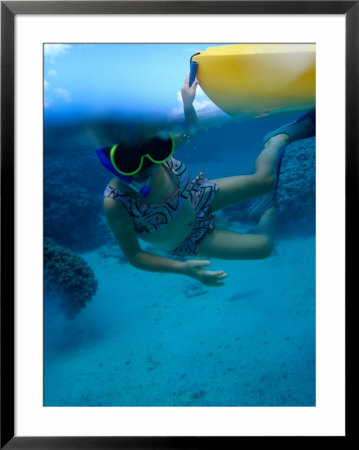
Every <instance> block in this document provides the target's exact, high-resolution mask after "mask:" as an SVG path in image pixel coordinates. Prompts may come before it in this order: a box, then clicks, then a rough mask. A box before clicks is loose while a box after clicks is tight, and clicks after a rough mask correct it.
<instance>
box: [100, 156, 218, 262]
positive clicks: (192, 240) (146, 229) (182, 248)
mask: <svg viewBox="0 0 359 450" xmlns="http://www.w3.org/2000/svg"><path fill="white" fill-rule="evenodd" d="M164 166H165V167H167V168H168V169H169V170H171V171H172V172H173V173H174V174H175V175H176V177H177V179H178V188H177V190H176V191H175V192H174V193H173V194H172V195H171V197H170V198H169V199H168V200H167V201H166V202H164V203H162V204H161V205H148V204H145V203H140V202H139V201H138V200H137V199H135V198H133V197H130V196H129V195H126V194H122V193H121V192H120V191H118V190H117V189H115V188H113V187H112V186H106V189H105V192H104V196H105V197H110V198H113V199H114V200H116V201H118V202H120V203H122V205H123V206H124V207H125V208H126V210H127V212H128V213H129V214H130V216H131V217H132V219H133V223H134V227H135V231H136V233H137V234H139V236H140V237H141V234H145V233H151V232H153V231H157V230H159V229H160V228H162V227H163V226H165V225H167V224H168V223H169V222H170V221H171V220H172V219H173V218H174V217H175V216H176V215H177V214H178V212H179V211H180V210H181V208H182V206H183V205H184V203H185V202H186V201H187V199H188V198H190V199H191V203H192V205H193V208H194V210H195V214H196V219H195V223H194V226H193V230H192V231H191V233H190V234H189V235H188V236H187V237H186V239H185V240H184V241H183V242H182V243H181V244H180V245H179V246H178V247H176V248H175V249H174V250H173V251H171V252H170V253H171V254H172V255H174V256H180V257H184V256H190V255H196V254H197V253H198V252H199V250H200V241H201V240H202V239H203V238H204V237H205V235H206V234H207V233H209V232H210V231H211V230H213V221H214V216H213V214H212V213H211V211H210V204H211V202H212V200H213V198H214V196H215V195H216V192H217V190H218V186H217V185H216V184H215V183H212V182H210V181H208V180H207V179H203V174H202V173H200V174H199V175H198V176H197V177H196V178H194V179H193V180H192V181H191V180H190V175H189V172H188V170H187V168H186V166H185V165H184V164H183V163H182V162H180V161H177V160H176V159H174V158H170V159H169V160H168V161H166V162H165V163H164Z"/></svg>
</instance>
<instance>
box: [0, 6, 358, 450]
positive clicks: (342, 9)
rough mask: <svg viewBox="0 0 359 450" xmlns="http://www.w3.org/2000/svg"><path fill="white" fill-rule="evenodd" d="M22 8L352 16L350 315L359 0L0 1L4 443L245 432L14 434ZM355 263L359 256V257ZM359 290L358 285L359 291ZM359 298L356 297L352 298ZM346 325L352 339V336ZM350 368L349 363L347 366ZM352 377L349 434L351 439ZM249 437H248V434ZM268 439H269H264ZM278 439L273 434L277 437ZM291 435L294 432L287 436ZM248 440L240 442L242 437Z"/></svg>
mask: <svg viewBox="0 0 359 450" xmlns="http://www.w3.org/2000/svg"><path fill="white" fill-rule="evenodd" d="M18 14H217V15H220V14H321V15H328V14H337V15H345V21H346V181H345V183H346V214H345V219H346V256H345V260H346V318H348V317H349V316H350V313H349V310H350V305H349V302H348V301H347V300H348V296H349V294H350V292H353V291H354V276H352V275H351V272H350V268H351V264H352V261H355V260H353V259H352V258H353V256H354V254H353V253H351V252H353V251H354V249H355V247H356V245H355V244H356V243H357V241H358V237H357V230H356V228H357V227H356V221H354V220H353V217H352V214H353V209H354V210H355V205H357V204H358V191H359V188H358V187H359V185H358V153H359V152H358V150H359V133H358V132H357V130H358V125H359V89H358V84H359V83H358V80H359V67H358V59H359V1H236V0H234V1H112V2H111V1H109V2H106V1H94V2H87V1H77V2H76V1H74V2H73V1H37V2H36V1H4V2H1V218H2V221H1V442H0V447H1V448H6V449H79V448H82V449H85V448H86V449H100V448H101V449H130V448H140V449H142V448H151V449H152V448H153V449H155V448H156V449H157V448H168V449H172V448H173V449H175V448H188V449H189V448H204V447H208V446H209V445H210V446H214V447H217V446H223V447H231V446H232V445H239V442H238V439H241V438H240V437H205V436H201V437H165V436H161V437H160V436H158V437H144V436H143V437H42V436H38V437H25V436H15V434H14V429H15V405H14V377H15V370H14V344H15V343H14V282H15V274H14V262H15V261H14V245H15V243H14V225H15V222H14V201H13V199H14V151H15V148H14V94H15V92H14V77H15V68H14V58H15V55H14V51H15V50H14V31H15V27H14V21H15V16H16V15H18ZM354 265H355V262H354ZM354 292H355V291H354ZM354 300H355V298H354ZM349 341H350V339H349V331H348V327H346V342H347V344H348V343H349ZM347 369H350V366H349V365H347ZM349 378H350V373H347V375H346V379H347V384H346V411H347V414H346V435H345V436H344V437H341V438H349V437H350V435H351V433H350V420H349V417H348V415H349V414H348V408H349V406H348V401H349V397H348V394H347V392H348V383H349ZM242 439H243V438H242ZM260 439H263V438H260ZM272 439H273V438H272ZM281 439H282V440H288V439H291V438H281ZM241 443H242V442H241Z"/></svg>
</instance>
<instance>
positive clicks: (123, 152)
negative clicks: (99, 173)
mask: <svg viewBox="0 0 359 450" xmlns="http://www.w3.org/2000/svg"><path fill="white" fill-rule="evenodd" d="M173 151H174V140H173V137H172V136H171V135H167V137H166V138H163V137H159V136H156V137H153V138H151V139H149V140H146V141H144V142H141V141H139V140H138V141H137V142H128V141H127V142H122V143H121V144H116V145H113V146H112V147H111V148H109V149H108V157H109V159H110V161H111V165H112V167H113V168H114V169H115V170H116V171H117V172H118V173H120V174H121V175H126V176H136V175H137V174H138V175H140V173H143V172H150V171H151V169H153V170H154V168H155V167H156V166H157V165H159V164H162V163H163V162H165V161H167V160H168V159H169V158H170V157H171V156H172V154H173Z"/></svg>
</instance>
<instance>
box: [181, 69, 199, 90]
mask: <svg viewBox="0 0 359 450" xmlns="http://www.w3.org/2000/svg"><path fill="white" fill-rule="evenodd" d="M189 77H190V72H188V73H187V75H186V78H185V80H184V84H183V87H186V88H196V87H197V85H198V84H199V82H198V81H197V80H194V82H193V83H192V85H191V86H190V85H189Z"/></svg>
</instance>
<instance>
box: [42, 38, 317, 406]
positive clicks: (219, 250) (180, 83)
mask: <svg viewBox="0 0 359 450" xmlns="http://www.w3.org/2000/svg"><path fill="white" fill-rule="evenodd" d="M252 45H253V44H252ZM243 48H244V50H243ZM271 55H272V56H271ZM273 55H274V56H273ZM313 55H314V56H313ZM313 57H314V64H315V51H314V52H313V49H312V48H301V47H300V46H298V45H296V44H286V45H285V46H283V47H280V48H279V50H278V49H276V48H273V46H272V45H270V44H262V45H261V46H257V47H255V46H254V47H251V44H246V45H243V46H242V47H241V46H240V45H238V46H237V45H228V46H227V45H224V44H207V43H203V44H198V43H196V44H45V45H44V154H43V156H44V355H43V357H44V402H43V404H44V406H53V407H54V406H70V407H79V406H94V407H101V406H103V407H106V406H114V407H125V406H138V407H144V406H155V407H157V406H173V407H175V406H186V407H188V406H193V407H195V406H202V407H203V406H206V407H210V406H223V407H228V406H236V407H239V406H255V407H265V406H277V407H279V406H292V407H297V406H307V407H308V406H315V405H316V392H315V380H316V378H315V375H316V374H315V368H316V359H315V358H316V353H315V276H316V275H315V186H316V180H315V174H316V169H315V149H316V140H315V131H314V132H313V130H312V129H311V128H310V125H311V122H310V120H309V119H308V117H309V116H307V115H306V113H307V111H308V110H310V109H311V108H313V106H315V82H314V80H315V77H314V78H313V74H315V65H314V67H313ZM286 67H288V70H286ZM190 68H191V73H190V75H189V78H188V72H189V71H190ZM272 71H273V73H272ZM186 76H187V77H186ZM286 77H287V78H286ZM313 83H314V86H313ZM303 115H304V119H303ZM298 118H299V119H298ZM311 120H313V119H311ZM314 120H315V119H314ZM298 123H299V126H298ZM286 124H289V125H288V126H287V125H286ZM283 126H287V128H285V129H281V131H279V132H275V133H274V134H273V133H272V132H273V131H274V130H277V129H278V128H281V127H283ZM314 126H315V125H314ZM286 130H287V132H288V134H286V133H285V132H286ZM268 133H272V135H271V138H272V139H271V138H270V137H269V136H268ZM278 134H280V135H281V137H282V139H283V140H282V141H281V139H280V138H278ZM283 135H284V138H283ZM168 136H170V138H169V137H168ZM183 136H184V138H183ZM154 137H155V139H157V141H153V139H154ZM158 139H160V140H161V142H160V145H157V147H156V146H153V145H152V144H151V145H152V146H150V144H148V143H149V142H151V143H153V142H159V141H158ZM124 143H126V145H125V144H124ZM129 143H130V144H129ZM117 144H118V145H117ZM166 146H167V147H166ZM160 147H161V149H162V150H163V151H162V152H161V153H158V152H159V150H158V149H159V148H160ZM124 148H125V149H126V152H127V153H126V158H127V157H128V155H130V157H131V158H130V159H131V161H130V160H128V161H127V159H126V158H125V156H123V155H125V152H124V150H122V149H124ZM99 149H100V150H101V151H102V152H103V153H101V154H102V155H105V156H104V157H106V158H107V159H106V161H105V164H104V161H103V160H101V159H100V158H99V153H98V152H96V150H99ZM122 151H123V152H124V153H123V154H122V153H121V154H120V153H119V152H122ZM172 151H173V153H172ZM156 152H157V153H156ZM119 154H120V156H118V155H119ZM134 155H135V156H134ZM150 156H151V158H150ZM156 158H157V160H156ZM133 160H135V162H134V165H133V166H132V165H131V164H132V163H133ZM173 161H174V162H173ZM177 162H178V163H177ZM130 163H131V164H130ZM106 164H107V165H106ZM172 164H174V166H172ZM104 166H105V167H104ZM148 170H149V171H151V170H152V172H149V174H148V173H147V171H148ZM136 171H137V172H136ZM143 173H146V176H142V174H143ZM268 174H269V175H270V174H272V175H273V174H274V177H273V176H272V178H271V181H270V182H269V181H268V182H267V181H266V180H267V179H269V178H268V177H267V175H268ZM186 177H187V178H186ZM274 178H275V179H274ZM214 180H216V181H215V183H213V181H214ZM166 183H167V184H166ZM171 183H172V184H171ZM176 183H178V187H177V184H176ZM108 186H110V188H109V187H108ZM138 186H142V187H143V186H145V187H146V189H147V188H149V193H148V192H147V191H146V194H141V191H139V190H138V189H137V187H138ZM171 186H172V187H173V189H172V191H173V192H172V191H171ZM167 187H168V189H167ZM182 187H183V189H182ZM106 192H107V194H106ZM109 192H110V194H108V193H109ZM157 192H158V195H157ZM199 192H200V194H199ZM104 193H105V195H106V198H105V201H104ZM141 195H142V197H141ZM156 195H157V196H156ZM199 195H200V197H198V196H199ZM268 195H269V197H268ZM147 196H148V197H147ZM182 197H183V198H182ZM147 198H148V201H147ZM161 198H163V199H164V201H162V200H161V201H157V199H161ZM194 198H195V199H197V200H196V201H197V203H194V200H193V199H194ZM198 198H199V200H198ZM169 199H170V200H169ZM172 199H174V200H173V201H174V203H173V202H172ZM151 200H153V201H152V202H151ZM146 201H147V203H146ZM163 204H165V206H166V208H165V212H163V209H161V211H160V210H159V209H158V208H159V207H160V206H161V207H162V206H163ZM199 204H200V205H201V207H200V206H199ZM118 205H120V206H118ZM151 208H152V209H151ZM187 209H189V210H190V211H188V214H189V215H186V214H187ZM193 209H194V210H195V212H194V213H193ZM254 211H257V212H258V211H259V213H258V214H254V213H253V212H254ZM149 212H151V214H152V216H151V217H155V219H151V220H152V221H151V220H149V219H148V216H146V214H148V215H149ZM191 214H194V215H193V216H191ZM160 216H161V217H160ZM146 217H147V218H146ZM163 217H164V218H163ZM188 217H189V219H188ZM187 219H188V220H187ZM176 223H177V226H176ZM141 227H142V228H141ZM171 227H172V228H171ZM186 227H190V228H188V229H187V228H186ZM168 230H170V231H168ZM227 230H229V231H227ZM195 232H196V233H197V234H196V233H195ZM183 238H185V239H183ZM167 242H169V243H168V244H167ZM183 243H185V245H184V244H183ZM171 245H172V247H171ZM175 247H176V248H175ZM174 248H175V249H174ZM179 248H180V251H177V250H178V249H179ZM268 248H269V249H268ZM196 264H197V266H196Z"/></svg>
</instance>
